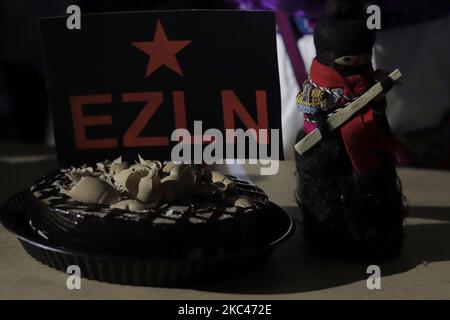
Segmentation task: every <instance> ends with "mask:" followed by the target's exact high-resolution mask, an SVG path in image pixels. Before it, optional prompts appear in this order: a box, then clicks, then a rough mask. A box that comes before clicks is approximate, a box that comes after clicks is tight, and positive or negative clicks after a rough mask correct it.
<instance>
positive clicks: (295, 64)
mask: <svg viewBox="0 0 450 320" xmlns="http://www.w3.org/2000/svg"><path fill="white" fill-rule="evenodd" d="M276 19H277V25H278V30H279V31H280V34H281V36H282V38H283V42H284V46H285V47H286V51H287V53H288V56H289V60H290V61H291V65H292V69H293V71H294V74H295V79H296V80H297V83H298V85H299V87H301V86H302V85H303V82H304V81H305V80H306V70H305V65H304V63H303V60H302V57H301V55H300V51H299V49H298V46H297V38H296V37H295V34H294V31H293V30H292V26H291V23H290V21H289V16H288V14H287V13H285V12H284V11H281V10H279V11H277V12H276Z"/></svg>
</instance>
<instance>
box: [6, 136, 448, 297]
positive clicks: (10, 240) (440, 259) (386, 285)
mask: <svg viewBox="0 0 450 320" xmlns="http://www.w3.org/2000/svg"><path fill="white" fill-rule="evenodd" d="M0 150H2V151H0V152H1V153H0V174H1V178H0V203H3V202H4V201H6V200H7V199H8V197H10V196H12V195H13V194H14V193H16V192H19V191H21V190H24V189H26V188H27V187H29V186H30V185H31V184H32V183H33V182H34V181H35V180H36V179H37V178H39V177H40V176H42V175H43V174H45V173H46V172H49V171H50V170H52V169H54V168H56V167H57V164H56V159H55V156H54V151H53V149H51V148H42V147H38V146H23V145H16V144H5V143H3V144H0ZM241 169H242V170H241V171H242V174H244V175H247V177H249V178H250V179H251V180H252V181H253V182H254V183H256V184H258V186H260V187H261V188H262V189H263V190H264V191H265V192H267V194H268V195H269V197H270V199H271V200H272V201H273V202H275V203H276V204H278V205H279V206H281V207H283V208H284V209H285V210H286V211H287V212H288V213H290V214H294V213H295V212H296V210H297V207H296V204H295V201H294V188H295V176H294V172H295V169H294V163H293V162H292V161H285V162H280V171H279V173H278V174H277V175H274V176H261V175H259V174H258V173H259V169H258V166H256V165H245V166H244V167H243V168H241ZM399 175H400V178H401V181H402V184H403V188H404V193H405V195H406V197H407V198H408V203H409V205H410V212H409V217H408V219H407V236H406V240H405V245H404V249H403V251H402V253H401V255H400V256H399V257H397V258H396V259H394V260H391V261H387V262H383V263H381V264H380V268H381V276H382V278H381V289H380V290H369V289H368V288H367V285H366V284H367V278H368V274H367V273H366V270H367V267H368V264H367V263H362V262H349V261H345V260H337V259H327V258H323V257H317V256H312V255H310V254H309V253H307V252H306V251H304V250H302V248H301V245H300V242H301V236H300V235H299V234H298V233H297V234H296V235H295V236H294V237H293V238H292V239H291V240H290V241H288V242H286V243H284V244H283V245H282V246H280V247H279V248H278V249H276V250H275V251H274V252H273V254H272V255H271V256H270V257H269V259H268V260H267V261H265V262H264V263H262V264H261V265H259V266H256V267H255V268H254V269H253V270H250V272H248V271H247V272H243V273H242V274H238V275H234V276H233V277H226V278H220V277H219V278H217V279H214V280H209V281H206V282H203V283H200V284H197V285H195V286H192V287H189V288H156V287H133V286H123V285H115V284H109V283H102V282H98V281H92V280H88V279H82V280H81V290H68V289H67V287H66V281H67V277H68V274H65V273H63V272H60V271H56V270H53V269H51V268H49V267H47V266H45V265H43V264H41V263H39V262H37V261H36V260H34V259H33V258H31V257H30V256H28V255H27V253H26V252H25V251H24V250H23V249H22V247H21V246H20V244H19V242H18V241H17V239H16V238H15V237H14V236H13V235H12V234H10V233H9V232H7V231H6V230H5V229H4V228H3V227H1V226H0V299H416V298H417V299H419V298H420V299H448V298H450V247H449V245H448V244H449V243H450V196H449V195H450V194H449V190H450V172H445V171H433V170H419V169H400V170H399Z"/></svg>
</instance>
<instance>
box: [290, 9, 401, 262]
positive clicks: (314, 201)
mask: <svg viewBox="0 0 450 320" xmlns="http://www.w3.org/2000/svg"><path fill="white" fill-rule="evenodd" d="M364 9H365V8H364V7H363V5H362V3H361V2H360V1H352V0H347V1H346V0H341V1H338V0H329V1H327V3H326V5H325V15H324V17H322V18H321V19H319V21H318V22H317V25H316V29H315V32H314V44H315V47H316V52H317V54H316V58H315V59H314V61H313V64H312V66H311V73H310V78H309V79H308V80H307V81H305V83H304V85H303V88H302V90H301V91H300V93H299V94H298V96H297V106H298V108H299V110H300V111H302V112H303V113H304V128H303V130H302V131H300V132H299V134H298V136H297V142H300V144H301V143H303V144H304V145H306V140H307V139H305V137H306V136H307V135H308V134H310V133H311V132H313V131H315V129H317V131H318V132H315V133H320V136H321V140H320V141H318V142H317V143H315V144H314V145H309V147H308V148H304V149H303V151H302V149H301V148H300V147H299V144H297V146H296V159H295V160H296V167H297V175H298V186H297V193H296V195H297V201H298V204H299V206H300V209H301V213H302V218H301V224H302V225H303V230H304V235H305V238H306V240H307V243H308V244H309V245H310V247H311V248H312V249H316V250H317V251H320V252H327V253H330V254H334V255H339V256H347V257H355V258H386V257H392V256H394V255H396V254H397V253H398V252H399V250H400V249H401V245H402V240H403V236H404V228H403V222H404V218H405V216H406V205H405V201H404V197H403V196H402V192H401V186H400V182H399V179H398V176H397V173H396V167H395V157H394V153H395V150H396V148H397V147H398V143H397V142H396V140H395V139H394V137H393V135H392V133H391V130H390V128H389V124H388V122H387V119H386V116H385V109H386V100H385V98H384V94H385V93H386V92H387V91H388V90H390V89H391V88H392V86H393V85H394V84H395V81H394V80H395V79H393V78H392V77H389V76H387V74H386V73H384V72H382V71H376V72H375V71H374V70H373V67H372V63H371V60H372V59H371V55H372V47H373V44H374V41H375V32H374V31H373V30H369V29H368V28H367V26H366V19H367V16H366V14H365V10H364ZM377 82H379V83H380V85H381V87H379V88H382V93H381V94H378V95H377V96H376V97H375V98H373V99H372V98H370V99H366V100H368V101H366V102H365V103H364V104H365V106H364V107H363V108H362V109H361V110H359V111H358V112H356V113H355V114H354V115H353V116H352V117H350V118H349V119H348V120H346V121H345V122H343V123H342V124H341V125H339V126H337V127H336V128H333V127H332V126H330V119H331V118H332V117H334V118H337V117H339V116H340V114H341V113H342V112H341V111H342V110H343V108H345V107H346V106H348V104H349V103H351V102H353V101H355V100H356V99H357V98H358V97H361V95H363V94H364V93H366V92H367V91H368V89H370V88H371V87H373V86H374V85H375V84H376V83H377ZM380 90H381V89H380ZM362 98H365V97H362ZM302 140H303V141H302ZM304 145H303V146H302V147H304ZM306 149H307V150H306Z"/></svg>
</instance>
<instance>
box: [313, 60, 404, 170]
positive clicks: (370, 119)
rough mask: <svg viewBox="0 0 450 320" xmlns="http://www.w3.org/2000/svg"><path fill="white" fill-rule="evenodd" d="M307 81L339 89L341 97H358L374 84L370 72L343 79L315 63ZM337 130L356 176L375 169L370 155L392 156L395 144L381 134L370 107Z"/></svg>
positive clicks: (373, 157)
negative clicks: (379, 151)
mask: <svg viewBox="0 0 450 320" xmlns="http://www.w3.org/2000/svg"><path fill="white" fill-rule="evenodd" d="M311 80H312V81H313V82H314V83H315V84H317V85H319V86H321V87H325V88H343V89H344V95H345V96H348V97H358V96H360V95H362V94H363V93H364V92H366V91H367V90H368V89H369V88H370V87H371V86H372V85H374V83H375V80H374V72H373V69H372V68H367V69H366V71H364V72H362V73H361V74H355V75H351V76H348V77H345V78H344V77H343V76H341V75H340V74H339V73H338V72H337V71H336V70H334V69H332V68H330V67H327V66H325V65H323V64H321V63H319V62H318V61H317V60H316V59H314V61H313V63H312V66H311ZM313 129H314V127H311V126H305V129H304V130H305V132H306V133H309V132H310V131H312V130H313ZM337 130H339V132H340V134H341V135H342V139H343V141H344V145H345V149H346V151H347V153H348V155H349V157H350V160H351V162H352V164H353V167H354V168H355V170H356V171H358V172H359V173H363V172H367V171H369V170H371V169H374V168H376V167H377V165H378V162H377V158H376V156H375V154H374V152H373V151H375V150H381V151H384V152H386V153H388V154H391V155H392V154H393V153H394V149H395V145H396V141H395V140H394V139H393V138H391V137H389V136H387V135H386V134H385V133H384V132H383V131H382V129H381V126H380V123H379V121H377V119H375V118H374V114H373V109H372V108H371V107H370V105H367V106H366V107H364V108H363V109H362V110H361V111H359V112H358V113H357V114H355V115H354V116H353V117H352V118H351V119H350V120H348V121H347V122H346V123H345V124H343V125H342V126H341V127H339V128H338V129H337Z"/></svg>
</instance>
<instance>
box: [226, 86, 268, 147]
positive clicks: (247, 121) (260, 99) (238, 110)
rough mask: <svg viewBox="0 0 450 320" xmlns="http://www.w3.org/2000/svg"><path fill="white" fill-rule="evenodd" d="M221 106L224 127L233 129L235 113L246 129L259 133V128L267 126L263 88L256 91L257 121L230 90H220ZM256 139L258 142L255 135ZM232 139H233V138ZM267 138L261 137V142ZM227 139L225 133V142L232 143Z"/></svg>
mask: <svg viewBox="0 0 450 320" xmlns="http://www.w3.org/2000/svg"><path fill="white" fill-rule="evenodd" d="M222 108H223V117H224V125H225V129H235V128H236V124H235V118H234V114H236V115H237V116H238V117H239V119H240V120H241V121H242V122H243V124H244V125H245V126H246V127H247V129H254V130H255V131H256V132H257V135H259V129H268V128H269V119H268V114H267V95H266V91H265V90H257V91H256V114H257V121H255V120H254V119H253V118H252V116H251V115H250V114H249V112H248V111H247V109H246V108H245V106H244V105H243V104H242V102H241V101H240V100H239V98H238V97H237V96H236V94H235V93H234V91H232V90H222ZM255 139H256V141H257V142H258V143H259V139H258V137H255ZM233 140H234V139H233ZM267 140H268V138H267V139H265V138H263V139H261V143H265V144H266V143H268V141H267ZM232 142H233V141H229V137H228V135H227V143H232Z"/></svg>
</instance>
